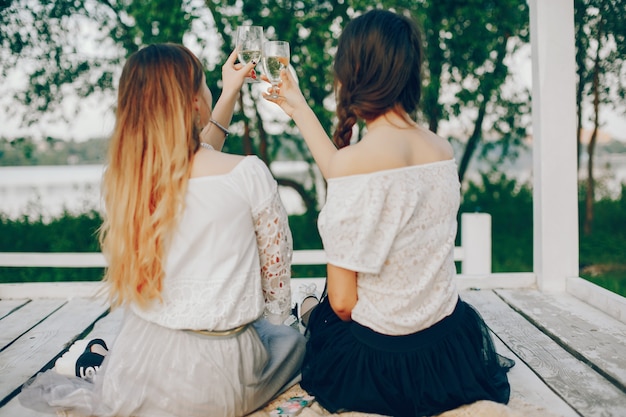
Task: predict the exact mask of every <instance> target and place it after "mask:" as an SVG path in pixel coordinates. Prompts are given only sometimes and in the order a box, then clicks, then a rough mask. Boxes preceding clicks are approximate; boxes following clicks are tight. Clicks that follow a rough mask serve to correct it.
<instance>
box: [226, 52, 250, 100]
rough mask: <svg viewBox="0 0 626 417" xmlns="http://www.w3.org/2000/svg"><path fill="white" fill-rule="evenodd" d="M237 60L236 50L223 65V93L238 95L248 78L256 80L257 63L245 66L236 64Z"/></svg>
mask: <svg viewBox="0 0 626 417" xmlns="http://www.w3.org/2000/svg"><path fill="white" fill-rule="evenodd" d="M236 60H237V50H236V49H235V50H233V51H232V52H231V53H230V56H229V57H228V59H227V60H226V62H225V63H224V65H222V82H223V84H224V85H223V90H222V91H223V92H226V91H229V92H237V93H238V92H239V90H241V86H242V85H243V82H244V80H245V79H246V77H248V76H249V77H252V78H256V72H255V71H254V67H255V66H256V64H257V62H254V61H251V62H248V63H247V64H246V65H243V64H241V63H235V61H236Z"/></svg>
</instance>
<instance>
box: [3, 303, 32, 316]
mask: <svg viewBox="0 0 626 417" xmlns="http://www.w3.org/2000/svg"><path fill="white" fill-rule="evenodd" d="M29 301H30V300H28V299H19V300H10V299H9V300H5V299H0V320H2V319H3V318H5V317H6V316H7V315H9V314H10V313H12V312H13V311H15V310H16V309H18V308H20V307H22V306H23V305H24V304H26V303H28V302H29Z"/></svg>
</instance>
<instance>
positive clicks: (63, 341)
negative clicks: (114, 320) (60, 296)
mask: <svg viewBox="0 0 626 417" xmlns="http://www.w3.org/2000/svg"><path fill="white" fill-rule="evenodd" d="M107 309H108V308H107V306H105V305H104V303H100V302H94V300H93V299H75V300H70V301H68V302H67V303H66V304H65V305H64V306H63V307H62V308H60V309H58V310H57V311H55V312H54V314H52V315H50V316H49V317H48V318H47V319H46V320H44V321H43V322H42V323H41V324H39V325H38V326H36V327H35V328H33V329H32V330H30V331H28V332H27V333H26V334H24V335H23V336H22V337H20V338H19V339H17V340H16V341H15V342H14V343H13V344H11V345H10V346H9V347H8V348H7V349H5V350H4V351H2V352H1V353H0V374H1V375H2V379H0V406H1V405H2V404H4V403H5V402H6V401H8V400H10V399H11V398H12V397H13V396H14V395H15V394H16V393H17V391H18V390H19V387H21V386H22V384H23V383H24V382H26V381H27V380H28V379H29V378H30V377H31V376H34V375H35V374H36V373H37V372H39V371H40V370H42V369H45V368H46V367H52V366H53V365H54V360H56V358H57V357H59V356H60V355H61V353H62V352H63V351H64V350H65V349H66V348H67V347H68V346H69V345H71V343H73V342H74V341H75V340H76V339H78V338H81V335H82V334H83V333H84V332H85V330H86V329H88V328H89V327H90V326H91V325H92V324H93V323H94V322H95V321H96V320H97V319H98V317H100V316H101V315H102V314H103V313H105V312H106V311H107Z"/></svg>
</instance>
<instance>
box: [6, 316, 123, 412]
mask: <svg viewBox="0 0 626 417" xmlns="http://www.w3.org/2000/svg"><path fill="white" fill-rule="evenodd" d="M123 317H124V309H122V308H118V309H116V310H114V311H113V312H111V313H109V314H107V315H106V316H104V317H102V318H100V319H99V320H98V321H97V322H96V323H95V325H94V327H93V329H92V331H91V332H89V334H87V335H85V337H84V339H95V338H101V339H103V340H104V341H105V342H106V343H107V346H108V347H109V348H111V346H112V345H113V344H114V342H115V338H116V336H117V334H118V332H119V328H120V326H121V324H122V320H123ZM68 348H69V346H68ZM17 416H19V417H49V416H50V414H45V413H40V412H38V411H34V410H30V409H28V408H24V407H22V405H21V404H20V402H19V400H18V399H17V397H14V398H13V399H12V400H10V401H9V402H8V403H7V404H6V405H5V406H4V407H1V408H0V417H17Z"/></svg>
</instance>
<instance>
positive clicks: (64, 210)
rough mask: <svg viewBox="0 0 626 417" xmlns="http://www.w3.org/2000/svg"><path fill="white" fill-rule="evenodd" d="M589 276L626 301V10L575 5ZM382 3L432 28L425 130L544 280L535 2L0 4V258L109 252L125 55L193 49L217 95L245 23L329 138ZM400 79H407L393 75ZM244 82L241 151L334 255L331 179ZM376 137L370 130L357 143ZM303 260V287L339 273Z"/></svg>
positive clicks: (58, 272)
mask: <svg viewBox="0 0 626 417" xmlns="http://www.w3.org/2000/svg"><path fill="white" fill-rule="evenodd" d="M574 7H575V29H576V75H577V85H576V86H575V88H576V99H577V100H576V101H577V120H578V129H577V131H578V134H577V136H576V137H572V138H571V141H572V144H573V146H574V145H575V146H577V148H578V162H579V217H580V274H581V276H582V277H583V278H586V279H589V280H591V281H593V282H595V283H598V284H599V285H602V286H603V287H605V288H608V289H610V290H611V291H615V292H617V293H620V294H622V295H626V113H625V112H626V65H625V57H626V54H625V53H624V52H625V51H626V41H625V38H626V0H574ZM370 8H384V9H392V10H395V11H398V12H401V13H407V14H410V15H411V16H412V17H414V18H415V19H416V20H417V21H418V22H419V23H420V25H421V27H422V28H423V32H424V35H425V39H424V41H425V45H424V55H425V63H424V64H425V65H424V85H423V90H422V91H423V95H422V102H421V108H420V110H419V113H418V114H417V115H416V117H417V120H418V121H419V122H420V123H422V124H423V125H424V126H428V127H429V128H430V129H431V130H432V131H434V132H437V133H438V134H439V135H441V136H443V137H445V138H447V139H448V140H449V141H450V142H451V143H452V144H453V146H454V148H455V152H456V159H457V163H458V166H459V178H460V180H461V182H462V191H463V199H462V206H461V210H460V211H461V212H485V213H489V214H491V216H492V248H493V254H492V261H493V265H492V270H493V271H494V272H528V271H532V267H533V260H532V254H533V250H532V230H533V229H532V221H533V219H532V211H533V210H532V126H531V108H530V105H531V101H530V100H531V96H530V89H531V84H532V76H531V51H530V39H529V10H528V4H527V3H526V1H523V0H464V1H458V0H404V1H356V0H333V1H325V0H314V1H313V0H311V1H307V0H297V1H292V0H256V1H253V2H251V1H241V0H237V1H230V0H229V1H217V0H205V1H203V0H140V1H133V0H71V1H67V0H51V1H44V0H13V1H11V0H0V69H1V72H0V109H1V110H0V252H38V251H42V252H98V251H99V247H98V243H97V240H96V238H95V233H96V231H97V228H98V227H99V225H100V223H101V220H102V207H101V204H100V194H99V181H100V177H101V174H102V170H103V168H104V163H105V154H106V149H107V140H108V135H109V134H110V132H111V131H112V129H113V124H114V110H115V92H116V83H117V80H118V78H119V75H120V73H121V69H122V65H123V63H124V61H125V59H126V57H127V56H128V55H129V54H131V53H132V52H134V51H136V50H137V49H139V48H141V47H143V46H145V45H148V44H151V43H156V42H177V43H183V44H185V45H186V46H187V47H189V48H190V49H191V50H192V51H193V52H194V53H196V54H197V55H198V56H199V57H200V59H201V60H202V61H203V62H204V64H205V66H206V78H207V83H208V85H209V88H211V90H212V92H213V95H214V99H216V98H217V97H218V96H219V93H220V78H221V65H222V63H223V62H224V61H225V59H226V57H227V56H228V55H229V54H230V52H231V51H232V49H233V48H234V36H235V33H236V29H237V27H238V26H240V25H244V24H255V25H260V26H263V27H264V29H265V37H266V38H267V39H269V40H287V41H289V43H290V45H291V65H292V67H293V69H294V70H295V72H296V74H297V76H298V79H299V82H300V86H301V88H302V91H303V92H304V94H305V97H307V98H308V100H309V103H310V105H311V106H312V107H313V109H314V110H315V112H316V113H317V115H318V116H319V117H320V119H321V121H322V123H323V125H324V126H325V128H326V130H327V132H328V133H329V134H331V133H332V131H333V127H334V119H333V110H334V98H333V91H332V73H331V68H332V60H333V56H334V51H335V47H336V41H337V37H338V35H339V33H340V32H341V28H342V27H343V25H344V24H345V23H346V22H347V21H348V20H350V19H351V18H352V17H354V16H356V15H358V14H360V13H362V12H363V11H366V10H368V9H370ZM390 82H392V81H390ZM267 87H268V84H265V83H259V84H245V85H244V87H243V90H242V94H241V97H240V100H239V103H238V105H237V107H236V109H235V115H234V117H233V122H232V124H231V127H230V129H231V131H232V132H233V133H232V134H231V136H230V137H229V138H228V141H227V143H226V145H225V151H228V152H234V153H240V154H256V155H258V156H259V157H260V158H262V159H263V160H264V161H265V162H266V163H267V164H268V165H269V166H270V169H271V170H272V172H273V174H274V176H275V177H276V178H277V180H278V182H279V185H280V192H281V196H282V198H283V201H284V203H285V206H286V208H287V210H288V212H289V214H290V226H291V229H292V233H293V237H294V246H295V249H312V248H321V241H320V239H319V235H318V234H317V226H316V219H317V214H318V212H319V210H320V208H321V206H322V205H323V203H324V196H325V183H324V180H323V178H322V177H321V176H320V175H319V171H318V170H317V168H316V166H315V164H314V162H313V160H312V158H311V155H310V154H309V153H308V151H307V149H306V146H305V145H304V142H303V140H302V137H301V135H300V133H299V132H298V130H297V129H296V128H295V127H294V125H293V123H291V122H290V120H289V119H287V118H286V117H285V116H283V115H282V113H281V112H278V111H276V109H275V108H274V107H273V106H274V105H273V104H272V103H269V102H267V101H265V100H263V98H262V97H261V91H264V90H265V89H267ZM363 133H364V126H362V125H360V126H358V129H357V130H356V137H357V138H358V137H359V136H361V135H362V134H363ZM324 274H325V271H324V270H323V268H322V269H321V270H320V269H319V267H317V268H316V267H306V266H302V267H298V269H296V270H294V276H295V277H298V276H323V275H324ZM101 276H102V271H101V270H98V269H50V268H17V269H16V268H0V283H1V282H26V281H62V280H99V279H100V278H101Z"/></svg>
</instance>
